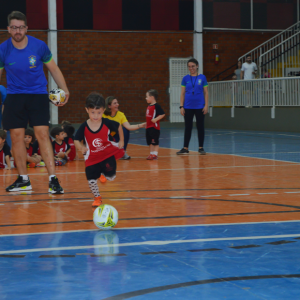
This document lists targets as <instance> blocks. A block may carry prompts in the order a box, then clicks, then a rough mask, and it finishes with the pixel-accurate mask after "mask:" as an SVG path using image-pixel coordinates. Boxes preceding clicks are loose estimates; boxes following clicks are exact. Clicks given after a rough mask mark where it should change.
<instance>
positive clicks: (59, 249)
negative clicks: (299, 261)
mask: <svg viewBox="0 0 300 300" xmlns="http://www.w3.org/2000/svg"><path fill="white" fill-rule="evenodd" d="M299 236H300V233H297V234H280V235H265V236H261V235H258V236H246V237H245V236H241V237H226V238H206V239H189V240H169V241H154V240H153V241H144V242H133V243H118V244H106V245H87V246H65V247H53V248H35V249H19V250H5V251H0V254H8V253H34V252H47V251H65V250H80V249H99V248H111V247H131V246H143V245H146V246H163V245H171V244H187V243H206V242H222V241H243V240H259V239H277V238H293V237H299Z"/></svg>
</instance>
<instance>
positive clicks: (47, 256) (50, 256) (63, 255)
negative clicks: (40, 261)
mask: <svg viewBox="0 0 300 300" xmlns="http://www.w3.org/2000/svg"><path fill="white" fill-rule="evenodd" d="M56 257H75V255H69V254H62V255H40V256H39V258H56Z"/></svg>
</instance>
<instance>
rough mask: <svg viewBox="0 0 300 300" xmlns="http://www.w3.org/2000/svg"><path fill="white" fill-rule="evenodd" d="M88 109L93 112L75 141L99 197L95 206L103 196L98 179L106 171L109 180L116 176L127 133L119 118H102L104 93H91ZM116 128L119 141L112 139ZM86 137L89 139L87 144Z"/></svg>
mask: <svg viewBox="0 0 300 300" xmlns="http://www.w3.org/2000/svg"><path fill="white" fill-rule="evenodd" d="M85 109H86V111H87V113H88V114H89V119H88V120H87V121H86V122H84V123H83V124H81V126H80V127H79V129H78V131H77V132H76V135H75V141H74V143H75V146H76V148H77V150H78V151H81V152H82V153H83V155H84V159H85V166H86V168H85V173H86V178H87V180H88V183H89V187H90V189H91V191H92V193H93V195H94V197H95V200H94V202H93V204H92V206H99V205H101V204H102V198H101V195H100V193H99V188H98V184H97V179H98V178H100V176H101V175H102V174H103V175H104V176H105V178H106V179H107V180H114V179H115V177H116V170H117V163H116V160H117V159H119V158H121V157H123V156H124V154H125V151H124V149H122V148H123V146H124V135H123V129H122V126H121V125H120V124H119V123H118V122H115V121H111V120H109V119H105V118H102V115H103V113H104V110H105V100H104V98H103V97H102V96H101V95H100V94H98V93H96V92H93V93H91V94H89V96H88V97H87V99H86V106H85ZM112 131H114V132H118V133H119V136H120V141H119V143H116V142H113V141H110V140H109V134H110V132H112ZM82 141H85V145H83V143H82ZM103 175H102V176H103ZM102 176H101V177H102Z"/></svg>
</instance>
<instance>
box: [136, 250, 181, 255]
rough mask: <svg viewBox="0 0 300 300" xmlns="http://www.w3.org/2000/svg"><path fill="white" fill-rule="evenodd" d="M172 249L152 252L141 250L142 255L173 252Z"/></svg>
mask: <svg viewBox="0 0 300 300" xmlns="http://www.w3.org/2000/svg"><path fill="white" fill-rule="evenodd" d="M173 253H176V252H174V251H154V252H141V254H142V255H151V254H173Z"/></svg>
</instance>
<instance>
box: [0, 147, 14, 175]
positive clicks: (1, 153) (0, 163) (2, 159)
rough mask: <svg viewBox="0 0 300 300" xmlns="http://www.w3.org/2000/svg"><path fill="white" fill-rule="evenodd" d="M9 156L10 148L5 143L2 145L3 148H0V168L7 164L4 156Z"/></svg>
mask: <svg viewBox="0 0 300 300" xmlns="http://www.w3.org/2000/svg"><path fill="white" fill-rule="evenodd" d="M7 155H8V156H9V157H11V153H10V148H9V146H8V145H7V144H4V145H3V148H2V149H1V150H0V169H4V168H5V167H6V166H7V164H6V161H5V156H7Z"/></svg>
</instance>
